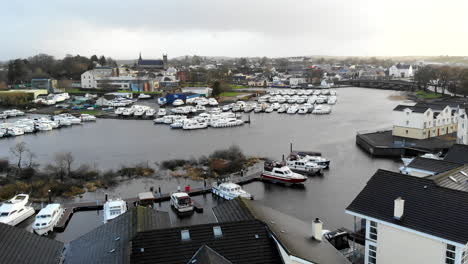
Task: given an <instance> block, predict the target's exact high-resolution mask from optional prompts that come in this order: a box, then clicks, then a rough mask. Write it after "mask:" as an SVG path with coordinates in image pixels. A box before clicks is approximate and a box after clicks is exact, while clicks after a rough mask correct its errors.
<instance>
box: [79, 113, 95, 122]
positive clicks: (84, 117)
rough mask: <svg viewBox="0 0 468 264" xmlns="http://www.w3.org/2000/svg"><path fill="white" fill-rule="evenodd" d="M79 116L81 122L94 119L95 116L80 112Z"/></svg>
mask: <svg viewBox="0 0 468 264" xmlns="http://www.w3.org/2000/svg"><path fill="white" fill-rule="evenodd" d="M80 118H81V121H83V122H90V121H96V117H95V116H93V115H89V114H81V116H80Z"/></svg>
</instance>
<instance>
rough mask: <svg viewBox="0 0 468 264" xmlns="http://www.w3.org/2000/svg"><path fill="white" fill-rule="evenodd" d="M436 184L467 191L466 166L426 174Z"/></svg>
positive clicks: (467, 170) (467, 169)
mask: <svg viewBox="0 0 468 264" xmlns="http://www.w3.org/2000/svg"><path fill="white" fill-rule="evenodd" d="M427 178H428V179H431V180H433V181H434V182H435V183H436V184H437V185H439V186H442V187H445V188H450V189H454V190H459V191H465V192H468V166H467V165H465V166H463V167H461V168H457V169H453V170H451V171H448V172H446V173H442V174H438V175H434V176H428V177H427Z"/></svg>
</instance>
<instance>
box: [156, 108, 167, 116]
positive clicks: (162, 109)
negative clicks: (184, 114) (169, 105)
mask: <svg viewBox="0 0 468 264" xmlns="http://www.w3.org/2000/svg"><path fill="white" fill-rule="evenodd" d="M166 114H167V113H166V109H164V108H159V110H158V114H157V116H165V115H166Z"/></svg>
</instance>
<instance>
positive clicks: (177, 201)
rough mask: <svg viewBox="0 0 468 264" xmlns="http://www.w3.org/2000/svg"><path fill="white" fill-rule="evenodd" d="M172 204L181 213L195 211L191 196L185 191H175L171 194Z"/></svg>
mask: <svg viewBox="0 0 468 264" xmlns="http://www.w3.org/2000/svg"><path fill="white" fill-rule="evenodd" d="M170 203H171V206H172V207H173V208H174V209H175V210H176V211H177V212H179V213H188V212H192V211H193V202H192V199H191V198H190V196H189V195H188V194H187V193H184V192H175V193H173V194H171V202H170Z"/></svg>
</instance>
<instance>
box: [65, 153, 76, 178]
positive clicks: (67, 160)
mask: <svg viewBox="0 0 468 264" xmlns="http://www.w3.org/2000/svg"><path fill="white" fill-rule="evenodd" d="M63 158H64V161H65V163H66V164H67V175H68V177H70V174H71V166H72V164H73V162H74V161H75V158H74V157H73V154H72V153H71V152H66V153H63Z"/></svg>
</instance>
